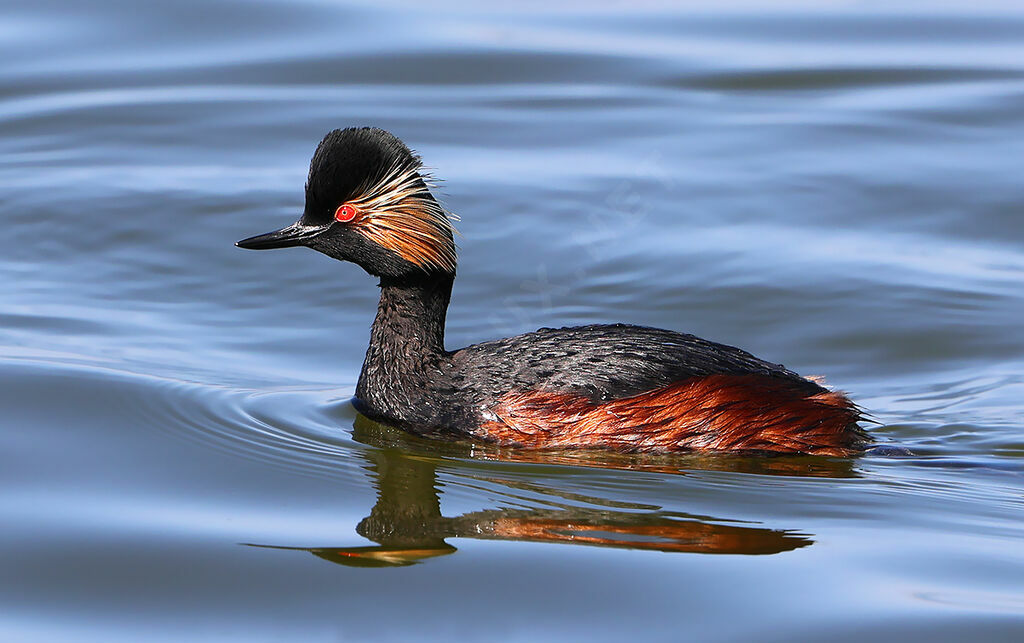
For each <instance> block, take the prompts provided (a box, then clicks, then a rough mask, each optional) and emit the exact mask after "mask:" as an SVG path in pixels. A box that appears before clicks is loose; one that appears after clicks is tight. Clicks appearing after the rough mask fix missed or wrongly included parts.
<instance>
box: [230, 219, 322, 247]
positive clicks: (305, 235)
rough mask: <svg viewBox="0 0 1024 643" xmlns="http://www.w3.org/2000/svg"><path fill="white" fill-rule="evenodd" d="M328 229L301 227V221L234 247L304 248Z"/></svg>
mask: <svg viewBox="0 0 1024 643" xmlns="http://www.w3.org/2000/svg"><path fill="white" fill-rule="evenodd" d="M329 227H330V226H329V225H326V226H308V225H303V224H302V222H301V221H296V222H295V223H293V224H291V225H290V226H288V227H286V228H281V229H280V230H275V231H273V232H268V233H266V234H258V235H256V236H255V237H249V238H248V239H242V240H241V241H236V242H235V245H236V246H238V247H239V248H245V249H246V250H270V249H271V248H291V247H292V246H304V245H306V242H307V241H309V240H310V239H312V238H313V237H315V236H317V235H318V234H320V233H321V232H323V231H324V230H326V229H327V228H329Z"/></svg>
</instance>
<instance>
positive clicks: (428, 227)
mask: <svg viewBox="0 0 1024 643" xmlns="http://www.w3.org/2000/svg"><path fill="white" fill-rule="evenodd" d="M421 168H422V163H421V161H420V159H419V157H418V156H416V155H415V154H414V153H413V152H412V151H410V150H409V148H408V147H406V146H405V144H404V143H402V141H400V140H398V138H396V137H395V136H394V135H392V134H390V133H388V132H385V131H384V130H382V129H377V128H372V127H360V128H355V127H350V128H348V129H340V130H334V131H333V132H331V133H329V134H328V135H327V136H325V137H324V139H323V140H322V141H320V145H319V146H317V148H316V152H315V153H314V154H313V160H312V161H311V162H310V165H309V179H308V180H307V181H306V207H305V210H304V211H303V213H302V218H300V219H299V220H298V221H296V222H295V223H293V224H292V225H290V226H287V227H285V228H282V229H280V230H276V231H274V232H269V233H267V234H261V235H258V236H255V237H250V238H248V239H243V240H242V241H239V242H238V243H236V244H235V245H236V246H238V247H239V248H249V249H252V250H266V249H270V248H288V247H291V246H308V247H310V248H312V249H314V250H317V251H319V252H322V253H324V254H326V255H328V256H330V257H334V258H335V259H340V260H342V261H351V262H353V263H356V264H359V265H360V266H362V268H363V269H364V270H366V271H367V272H368V273H370V274H371V275H376V276H380V277H398V278H400V277H406V276H411V275H416V274H420V275H422V274H431V273H443V274H454V273H455V242H454V240H453V238H452V236H453V232H454V230H453V228H452V224H451V222H450V221H449V217H448V213H447V212H445V210H444V208H442V207H441V205H440V204H439V203H438V202H437V201H436V200H435V199H434V197H433V195H432V194H431V193H430V190H429V188H428V187H427V183H426V182H425V180H424V175H423V174H421V171H420V170H421Z"/></svg>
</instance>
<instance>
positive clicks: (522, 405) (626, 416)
mask: <svg viewBox="0 0 1024 643" xmlns="http://www.w3.org/2000/svg"><path fill="white" fill-rule="evenodd" d="M491 411H492V412H493V413H494V415H495V416H496V417H497V420H496V421H491V422H489V423H487V425H486V426H485V427H484V428H485V430H486V432H487V437H488V438H489V439H491V440H494V441H497V442H499V443H503V444H509V445H517V446H526V447H565V448H577V447H605V448H611V449H619V450H626V451H768V452H784V453H794V452H796V453H809V454H816V455H830V456H845V455H849V454H851V453H852V452H854V451H855V450H856V449H857V448H858V443H859V441H860V438H861V434H860V432H859V430H857V429H856V427H855V423H856V422H857V420H858V419H860V412H859V411H858V409H857V407H856V406H855V405H854V404H853V403H852V402H850V400H849V399H847V398H846V396H845V395H843V394H842V393H837V392H834V391H825V390H821V391H819V392H815V393H811V394H808V392H807V390H806V388H803V387H801V385H800V384H799V383H796V382H791V381H788V380H783V379H780V378H771V377H764V376H759V375H709V376H706V377H695V378H691V379H688V380H684V381H682V382H678V383H676V384H672V385H670V386H666V387H663V388H660V389H656V390H653V391H648V392H646V393H642V394H640V395H634V396H632V397H627V398H622V399H618V400H612V401H608V402H598V403H595V402H591V401H590V400H588V399H587V398H585V397H582V396H576V395H566V394H563V393H551V392H545V391H542V390H528V391H514V392H511V393H509V394H507V395H505V396H504V397H502V399H501V400H500V402H499V403H498V405H497V406H496V407H494V408H492V409H491Z"/></svg>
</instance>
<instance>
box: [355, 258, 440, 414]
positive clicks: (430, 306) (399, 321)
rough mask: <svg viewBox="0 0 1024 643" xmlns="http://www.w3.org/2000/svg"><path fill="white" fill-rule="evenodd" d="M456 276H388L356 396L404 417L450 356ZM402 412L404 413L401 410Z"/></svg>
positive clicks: (382, 290) (381, 289)
mask: <svg viewBox="0 0 1024 643" xmlns="http://www.w3.org/2000/svg"><path fill="white" fill-rule="evenodd" d="M454 279H455V277H454V275H445V274H431V275H422V276H416V277H406V278H402V279H394V278H387V277H385V278H382V279H381V281H380V304H378V306H377V318H376V319H374V321H373V328H372V329H371V331H370V347H369V349H367V351H366V360H365V361H364V362H363V370H362V373H360V375H359V385H358V386H357V388H356V396H357V397H359V398H360V399H362V400H364V401H365V402H368V403H369V404H370V405H371V406H372V407H376V408H377V409H379V410H380V411H384V412H387V413H389V414H391V415H392V417H399V418H401V417H403V416H404V415H406V414H407V413H408V411H409V408H408V407H409V406H410V404H409V402H410V401H411V398H413V397H416V396H417V394H422V392H423V390H424V387H425V386H426V385H427V384H428V383H429V380H430V378H431V377H432V376H434V375H436V372H437V371H436V369H437V367H438V362H439V361H440V360H441V359H442V358H443V357H444V355H445V351H444V322H445V315H446V314H447V312H448V302H449V301H450V300H451V295H452V282H453V281H454ZM400 411H402V412H401V413H399V412H400Z"/></svg>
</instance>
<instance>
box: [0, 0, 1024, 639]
mask: <svg viewBox="0 0 1024 643" xmlns="http://www.w3.org/2000/svg"><path fill="white" fill-rule="evenodd" d="M0 18H2V19H0V60H4V61H5V63H4V64H3V65H2V66H0V212H2V217H3V218H2V221H3V232H2V235H0V279H2V281H3V283H4V284H6V287H5V289H4V297H3V300H2V306H0V411H2V417H3V422H2V423H0V522H2V524H3V525H4V529H2V530H0V561H2V563H0V564H2V569H3V573H2V574H0V638H2V639H4V640H11V641H27V640H45V641H51V640H97V641H111V640H130V641H135V640H175V641H179V640H196V639H215V640H235V639H244V640H247V641H251V640H367V639H373V640H396V641H398V640H400V641H406V640H410V639H450V638H453V637H457V638H460V639H465V640H530V641H533V640H538V639H541V640H544V639H555V638H558V639H565V640H579V639H587V640H611V639H621V638H623V637H632V638H642V639H644V640H667V641H677V640H687V639H692V640H699V641H716V640H723V641H733V640H751V639H754V640H778V641H792V640H829V641H842V640H857V641H863V640H866V639H868V640H873V641H906V640H930V641H960V640H986V641H996V640H1006V641H1017V640H1021V639H1022V638H1024V580H1022V579H1024V546H1022V543H1024V541H1022V536H1024V522H1022V516H1024V511H1022V510H1024V401H1022V400H1024V376H1022V373H1024V333H1022V332H1021V319H1024V290H1022V288H1021V285H1022V283H1024V225H1022V218H1021V217H1022V212H1024V196H1022V195H1024V192H1022V189H1021V187H1022V180H1021V171H1020V166H1021V159H1022V158H1024V7H1022V6H1019V5H1016V6H1015V5H1013V4H1010V3H996V2H975V3H971V5H970V6H965V7H953V6H939V5H938V3H914V2H902V3H895V4H893V3H890V4H889V5H887V6H886V8H879V7H873V6H872V5H868V4H857V3H844V2H836V3H827V4H825V5H822V4H821V3H811V2H806V3H805V2H789V3H779V4H772V3H748V4H732V3H730V4H728V5H723V6H717V7H716V8H714V9H712V8H709V6H705V5H702V4H694V5H693V6H689V7H686V6H683V7H679V6H677V5H676V4H674V3H657V2H652V3H642V4H640V5H636V4H635V3H614V2H609V3H596V4H595V3H580V4H571V5H567V6H555V5H552V4H549V3H527V4H516V5H509V6H507V7H504V8H500V9H495V8H483V7H480V6H475V5H468V4H467V5H462V4H459V3H446V4H443V5H441V6H427V5H423V4H413V3H408V4H401V3H398V4H388V3H384V4H382V3H367V4H365V5H362V4H346V5H340V4H336V3H328V2H315V1H312V2H284V1H282V0H275V1H262V2H243V1H226V0H216V1H208V2H194V1H186V2H176V3H142V4H139V3H134V2H124V1H118V0H106V1H100V2H90V3H73V2H47V1H41V2H34V3H31V4H25V3H22V4H16V3H6V4H4V5H2V6H0ZM349 125H376V126H379V127H384V128H386V129H389V130H391V131H393V132H394V133H396V134H397V135H398V136H400V137H401V138H403V139H404V140H405V141H406V142H407V143H408V144H409V145H410V146H412V147H414V148H415V149H416V150H417V151H418V152H420V153H421V154H422V156H423V158H424V160H425V162H426V163H427V165H428V166H430V167H431V168H432V171H433V172H434V174H435V175H436V176H437V177H438V178H441V179H443V181H444V183H443V187H442V189H441V193H440V195H441V197H442V199H443V201H444V203H445V205H446V206H447V207H448V208H450V209H451V210H452V211H454V212H456V213H458V214H459V215H461V221H460V223H459V224H458V225H459V228H460V231H461V233H462V235H461V237H460V238H459V245H460V269H459V279H458V281H457V282H456V286H455V293H454V297H453V302H452V309H451V312H450V315H449V320H450V321H449V331H448V343H449V347H451V348H454V347H458V346H462V345H465V344H469V343H472V342H477V341H481V340H486V339H492V338H495V337H499V336H502V335H507V334H512V333H517V332H524V331H529V330H533V329H535V328H537V327H539V326H563V325H571V324H582V323H590V322H612V321H625V322H631V323H637V324H645V325H651V326H659V327H665V328H672V329H676V330H680V331H685V332H691V333H695V334H698V335H701V336H704V337H707V338H709V339H713V340H717V341H721V342H725V343H728V344H733V345H738V346H742V347H743V348H745V349H747V350H750V351H751V352H753V353H754V354H756V355H758V356H760V357H763V358H765V359H768V360H771V361H776V362H782V363H784V364H786V366H787V367H789V368H792V369H794V370H797V371H799V372H801V373H804V374H809V375H825V376H827V377H828V381H829V383H830V384H831V385H832V386H834V387H836V388H839V389H842V390H845V391H847V392H848V393H849V394H850V395H851V397H853V398H854V399H855V400H856V401H857V402H858V403H860V404H861V405H862V406H863V407H865V408H866V409H867V410H868V411H869V412H870V413H871V414H872V415H873V417H874V418H875V419H876V420H877V421H878V422H879V425H878V426H874V427H873V428H871V432H872V435H873V436H874V437H875V439H876V440H877V442H878V443H880V444H883V445H893V446H899V447H902V448H905V449H909V450H910V451H912V452H913V454H914V455H911V456H889V455H884V454H880V453H879V454H870V455H866V456H864V457H859V458H853V459H845V460H844V459H828V458H800V457H795V458H744V457H730V456H696V455H693V456H676V457H653V456H649V457H636V456H629V457H627V456H616V455H613V454H572V453H524V452H518V451H515V450H508V449H496V448H493V447H489V446H487V445H481V444H468V443H467V444H437V443H432V442H430V441H425V440H422V439H417V438H413V437H411V436H408V435H406V434H404V433H402V432H401V431H399V430H396V429H393V428H390V427H385V426H380V425H375V424H373V423H370V422H368V421H366V420H365V419H364V418H359V417H357V415H356V413H355V411H354V409H353V408H352V407H351V405H350V404H349V402H348V400H349V398H350V397H351V395H352V393H353V390H354V385H355V381H356V378H357V376H358V371H359V366H360V364H361V360H362V356H363V353H364V352H365V348H366V343H367V338H368V328H369V323H370V321H371V318H372V315H373V312H374V309H375V303H376V294H377V293H376V289H375V287H374V281H373V280H372V279H371V278H369V277H368V276H366V275H365V274H364V273H362V272H361V271H360V270H359V269H358V268H357V267H355V266H352V265H341V264H338V263H336V262H333V261H332V260H330V259H328V258H326V257H323V256H321V255H317V254H316V253H313V252H310V251H308V250H293V251H279V252H272V253H259V254H256V253H249V252H242V251H240V250H237V249H235V248H233V247H232V243H233V242H234V241H235V240H237V239H240V238H242V237H245V236H249V235H251V234H256V233H259V232H264V231H267V230H270V229H273V228H276V227H280V226H281V225H284V224H286V223H289V222H291V221H292V220H293V219H295V218H296V217H297V215H298V214H299V212H300V211H301V207H302V186H303V182H304V180H305V175H306V171H307V167H308V162H309V157H310V155H311V153H312V151H313V148H314V147H315V145H316V143H317V141H319V139H320V137H321V136H323V134H324V133H326V132H327V131H329V130H331V129H333V128H336V127H344V126H349Z"/></svg>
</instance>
